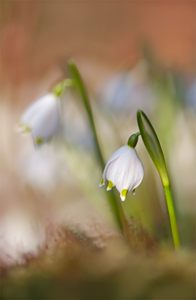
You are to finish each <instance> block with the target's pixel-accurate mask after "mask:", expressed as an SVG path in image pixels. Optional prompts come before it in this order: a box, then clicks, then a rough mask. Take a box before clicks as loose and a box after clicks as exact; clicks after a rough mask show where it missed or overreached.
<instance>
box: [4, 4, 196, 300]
mask: <svg viewBox="0 0 196 300" xmlns="http://www.w3.org/2000/svg"><path fill="white" fill-rule="evenodd" d="M71 58H73V59H74V61H75V62H76V63H77V66H78V68H79V69H80V72H81V74H82V76H83V78H84V81H85V83H86V86H87V88H88V91H89V95H90V100H91V103H92V107H93V112H94V116H95V120H96V126H97V131H98V135H99V139H100V143H101V145H102V147H103V152H104V156H105V158H106V159H107V158H108V157H109V156H110V154H111V153H112V152H113V151H114V150H116V149H117V148H118V147H119V146H121V145H123V144H124V143H125V142H126V141H127V138H128V137H129V135H130V134H131V133H132V132H134V131H136V130H137V123H136V116H135V113H136V111H137V110H138V109H143V110H144V111H145V112H146V113H147V114H148V116H149V117H150V119H151V121H152V123H153V124H154V126H155V128H156V130H157V132H158V135H159V138H160V141H161V143H162V146H163V149H164V153H165V156H166V160H167V164H168V166H169V169H170V174H171V179H172V183H173V192H174V196H175V202H176V208H177V212H178V222H179V227H180V232H181V240H182V245H183V247H182V248H183V250H182V253H181V252H180V253H179V254H175V253H173V252H172V250H171V239H170V234H169V225H168V219H167V211H166V207H165V204H164V196H163V192H162V187H161V184H160V180H159V177H158V174H157V173H156V170H155V169H154V166H153V165H152V163H151V161H150V159H149V157H148V154H147V152H146V150H145V148H144V146H143V144H142V142H141V141H140V143H139V147H138V151H139V154H140V156H141V158H142V161H143V164H144V168H145V177H144V181H143V183H142V185H141V187H140V188H139V189H138V190H137V192H136V195H135V196H132V195H129V197H128V199H127V201H126V202H125V203H123V207H124V209H125V211H126V213H127V215H128V216H129V217H130V218H131V220H132V223H133V224H132V231H133V232H134V234H133V242H132V250H131V253H130V252H129V251H128V250H127V247H126V246H125V245H124V242H123V241H122V239H121V237H120V236H119V234H118V232H117V231H116V229H115V226H114V224H113V221H112V217H111V212H110V209H109V206H108V204H107V200H106V198H105V194H104V191H103V190H100V189H98V184H99V178H100V176H101V170H100V169H99V167H98V165H97V162H96V159H95V156H94V147H93V142H92V136H91V132H90V129H89V127H88V122H87V120H86V115H85V111H84V108H83V107H82V105H81V102H80V100H79V99H78V97H76V95H75V94H72V93H71V92H66V93H65V94H64V97H63V98H64V99H63V111H62V114H63V120H64V130H63V135H62V136H61V141H60V142H59V140H58V141H54V142H52V143H50V144H49V145H44V146H42V147H40V148H38V149H35V148H34V145H33V143H32V141H31V137H30V136H28V135H27V136H23V135H21V134H20V133H18V130H17V127H18V125H17V124H18V122H19V120H20V116H21V114H22V113H23V112H24V110H25V109H26V107H28V105H30V104H31V103H32V102H33V101H34V100H36V99H37V98H38V97H40V96H41V95H43V94H45V93H46V92H47V91H49V90H50V89H51V88H52V87H53V86H54V85H55V84H56V83H57V82H58V81H59V80H61V79H63V78H66V77H69V73H68V70H67V61H68V60H69V59H71ZM0 114H1V116H0V125H1V130H0V216H1V222H0V238H1V241H0V270H2V272H1V274H2V281H1V282H2V284H1V295H2V299H49V298H48V297H49V296H48V295H51V299H61V298H63V297H64V296H67V297H68V298H67V299H80V298H81V299H90V298H92V297H94V299H119V300H120V299H144V300H145V299H182V300H185V299H186V300H189V299H193V297H194V296H195V273H193V268H194V263H193V262H194V260H195V247H196V235H195V229H196V221H195V220H196V202H195V195H196V176H195V168H196V155H195V149H196V115H195V114H196V1H192V0H186V1H185V0H171V1H162V0H158V1H154V0H139V1H115V0H114V1H112V0H111V1H88V0H83V1H82V0H81V1H75V0H73V1H68V0H67V1H66V0H65V1H63V0H57V1H52V0H32V1H31V0H4V1H3V0H1V1H0ZM5 216H8V217H9V218H10V220H11V225H9V226H7V225H6V226H7V227H6V226H5V222H4V218H5ZM6 224H7V223H6ZM29 224H31V225H32V224H33V227H32V226H31V225H29ZM5 229H6V230H7V231H6V230H5ZM17 230H18V231H19V232H20V234H19V235H18V232H17ZM10 234H11V235H12V234H13V236H14V237H15V236H17V237H18V236H19V237H18V240H19V241H20V240H21V241H22V243H23V242H24V245H25V247H26V248H25V247H23V248H24V249H26V252H27V253H25V254H24V253H23V252H25V251H23V250H24V249H23V250H21V248H20V244H19V245H17V246H16V245H15V244H16V243H15V242H16V240H17V239H15V238H10V239H9V238H8V239H7V240H6V238H5V236H6V237H8V236H9V235H10ZM23 239H24V240H23ZM43 240H44V245H47V246H46V247H45V246H44V247H45V248H44V249H43V247H41V255H40V251H38V250H37V249H39V243H41V244H42V241H43ZM141 240H142V242H141ZM155 244H156V246H154V245H155ZM35 245H36V246H35ZM37 245H38V246H37ZM152 245H153V246H152ZM157 245H158V248H159V249H160V248H161V250H159V251H161V253H160V252H159V251H155V254H154V252H153V251H154V250H153V251H152V248H153V249H154V247H155V248H156V247H157ZM57 249H58V251H57ZM59 249H60V250H59ZM138 249H139V250H138ZM135 250H137V251H135ZM138 251H139V252H141V254H140V255H141V256H139V257H138V256H137V255H136V252H138ZM149 251H150V253H151V251H152V252H153V254H152V253H151V255H150V257H146V252H149ZM170 251H171V252H170ZM35 256H36V257H38V258H36V259H35ZM7 257H9V259H7ZM126 261H128V263H126ZM62 262H63V263H62ZM161 262H162V264H163V265H162V264H161ZM21 264H22V265H23V267H21V266H20V267H18V268H14V271H13V266H15V265H21ZM87 266H88V267H87ZM101 266H102V267H101ZM131 270H134V273H133V272H132V271H131ZM150 271H151V272H152V273H151V276H149V272H150ZM46 273H47V276H46ZM179 273H181V274H182V277H178V276H177V275H178V274H179ZM133 275H134V276H133ZM0 279H1V278H0ZM179 284H181V288H180V289H179ZM10 286H12V289H10V288H8V287H10ZM75 286H76V287H77V289H78V291H79V292H76V290H75ZM49 287H50V288H49ZM104 297H105V298H104ZM179 297H180V298H179Z"/></svg>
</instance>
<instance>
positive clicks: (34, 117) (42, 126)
mask: <svg viewBox="0 0 196 300" xmlns="http://www.w3.org/2000/svg"><path fill="white" fill-rule="evenodd" d="M20 125H21V128H22V131H23V132H31V134H32V137H33V140H34V142H35V144H42V143H44V142H47V141H48V140H50V139H51V138H52V137H53V136H54V135H55V134H56V133H57V132H58V131H59V129H60V127H61V116H60V108H59V98H58V97H57V96H55V95H54V94H53V93H48V94H46V95H45V96H43V97H41V98H39V99H38V100H37V101H36V102H35V103H33V104H32V105H31V106H30V107H29V108H28V109H27V111H26V112H25V113H24V114H23V116H22V118H21V121H20Z"/></svg>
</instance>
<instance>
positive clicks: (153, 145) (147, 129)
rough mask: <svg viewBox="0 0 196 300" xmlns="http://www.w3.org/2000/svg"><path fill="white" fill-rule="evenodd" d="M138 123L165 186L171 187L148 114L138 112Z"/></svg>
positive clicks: (162, 155)
mask: <svg viewBox="0 0 196 300" xmlns="http://www.w3.org/2000/svg"><path fill="white" fill-rule="evenodd" d="M137 122H138V126H139V130H140V134H141V137H142V139H143V142H144V145H145V146H146V149H147V151H148V153H149V155H150V157H151V159H152V161H153V162H154V164H155V166H156V168H157V170H158V172H159V175H160V177H161V180H162V182H163V185H164V186H168V185H169V178H168V172H167V168H166V163H165V158H164V154H163V150H162V148H161V144H160V142H159V139H158V137H157V134H156V132H155V129H154V128H153V126H152V124H151V122H150V120H149V119H148V117H147V116H146V114H145V113H144V112H143V111H141V110H139V111H138V112H137Z"/></svg>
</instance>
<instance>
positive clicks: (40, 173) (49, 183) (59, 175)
mask: <svg viewBox="0 0 196 300" xmlns="http://www.w3.org/2000/svg"><path fill="white" fill-rule="evenodd" d="M60 150H61V149H59V148H57V147H55V146H52V145H50V144H44V145H43V146H42V147H40V148H38V149H37V150H36V151H35V149H34V148H32V147H30V148H25V149H23V152H22V153H21V159H20V161H19V166H18V170H19V173H20V175H21V176H22V177H23V179H24V180H25V181H26V182H27V183H28V184H29V185H31V186H32V187H34V188H36V189H38V190H42V191H44V192H47V193H50V191H52V190H53V189H55V188H56V186H58V184H60V183H62V182H66V184H68V183H69V180H68V178H67V177H68V176H67V172H68V170H67V165H66V160H65V157H64V156H63V154H62V153H61V151H60Z"/></svg>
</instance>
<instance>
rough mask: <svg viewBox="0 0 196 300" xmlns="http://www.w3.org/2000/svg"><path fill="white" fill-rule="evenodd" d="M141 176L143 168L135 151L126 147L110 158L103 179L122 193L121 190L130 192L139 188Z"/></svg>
mask: <svg viewBox="0 0 196 300" xmlns="http://www.w3.org/2000/svg"><path fill="white" fill-rule="evenodd" d="M143 175H144V171H143V166H142V163H141V161H140V159H139V158H138V156H137V153H136V151H135V149H134V148H131V147H129V146H127V145H126V146H123V147H121V148H120V149H118V150H117V151H116V152H114V154H113V155H112V156H111V158H110V159H109V161H108V163H107V165H106V167H105V170H104V174H103V178H104V180H108V181H111V182H112V183H113V185H115V186H116V188H117V190H118V191H119V192H120V193H122V191H123V190H128V191H130V190H134V189H135V188H136V187H137V186H139V184H140V183H141V181H142V179H143ZM122 198H123V197H122ZM124 198H125V197H124ZM124 198H123V199H124Z"/></svg>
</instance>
